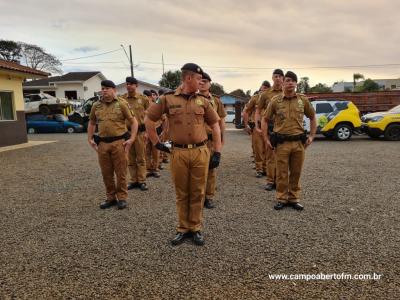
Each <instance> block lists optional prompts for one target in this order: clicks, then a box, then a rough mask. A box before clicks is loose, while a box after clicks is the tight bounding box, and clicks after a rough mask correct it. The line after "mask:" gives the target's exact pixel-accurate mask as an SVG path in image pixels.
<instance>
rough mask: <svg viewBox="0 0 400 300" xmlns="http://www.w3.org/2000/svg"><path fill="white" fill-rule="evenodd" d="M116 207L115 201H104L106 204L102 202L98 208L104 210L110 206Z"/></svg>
mask: <svg viewBox="0 0 400 300" xmlns="http://www.w3.org/2000/svg"><path fill="white" fill-rule="evenodd" d="M115 205H117V200H110V201H109V200H106V202H103V203H101V204H100V208H101V209H106V208H110V207H112V206H115Z"/></svg>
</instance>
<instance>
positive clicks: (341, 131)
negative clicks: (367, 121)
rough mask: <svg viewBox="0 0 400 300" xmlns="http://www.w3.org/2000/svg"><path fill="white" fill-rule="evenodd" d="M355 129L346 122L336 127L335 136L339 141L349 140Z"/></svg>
mask: <svg viewBox="0 0 400 300" xmlns="http://www.w3.org/2000/svg"><path fill="white" fill-rule="evenodd" d="M352 133H353V129H352V128H351V127H350V126H349V125H346V124H339V125H337V126H336V127H335V131H334V136H335V139H336V140H338V141H347V140H348V139H350V138H351V135H352Z"/></svg>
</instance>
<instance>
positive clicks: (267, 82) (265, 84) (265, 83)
mask: <svg viewBox="0 0 400 300" xmlns="http://www.w3.org/2000/svg"><path fill="white" fill-rule="evenodd" d="M262 85H263V86H265V87H267V88H270V87H271V84H270V83H269V81H268V80H264V81H263V83H262Z"/></svg>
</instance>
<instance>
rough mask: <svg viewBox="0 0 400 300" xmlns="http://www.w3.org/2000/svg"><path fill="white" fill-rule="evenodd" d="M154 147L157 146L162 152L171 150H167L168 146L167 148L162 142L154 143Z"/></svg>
mask: <svg viewBox="0 0 400 300" xmlns="http://www.w3.org/2000/svg"><path fill="white" fill-rule="evenodd" d="M156 148H157V149H158V150H160V151H164V152H167V153H171V151H170V150H169V148H168V147H167V146H165V145H164V144H163V143H160V142H158V143H157V144H156Z"/></svg>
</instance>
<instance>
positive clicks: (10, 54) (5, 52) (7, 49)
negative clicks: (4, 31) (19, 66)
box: [0, 40, 21, 63]
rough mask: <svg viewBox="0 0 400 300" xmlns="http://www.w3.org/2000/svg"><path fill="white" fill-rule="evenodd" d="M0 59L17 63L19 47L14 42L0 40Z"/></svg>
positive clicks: (19, 56) (19, 55)
mask: <svg viewBox="0 0 400 300" xmlns="http://www.w3.org/2000/svg"><path fill="white" fill-rule="evenodd" d="M0 58H1V59H4V60H7V61H12V62H17V63H19V59H20V58H21V45H20V44H18V43H17V42H14V41H9V40H0Z"/></svg>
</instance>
